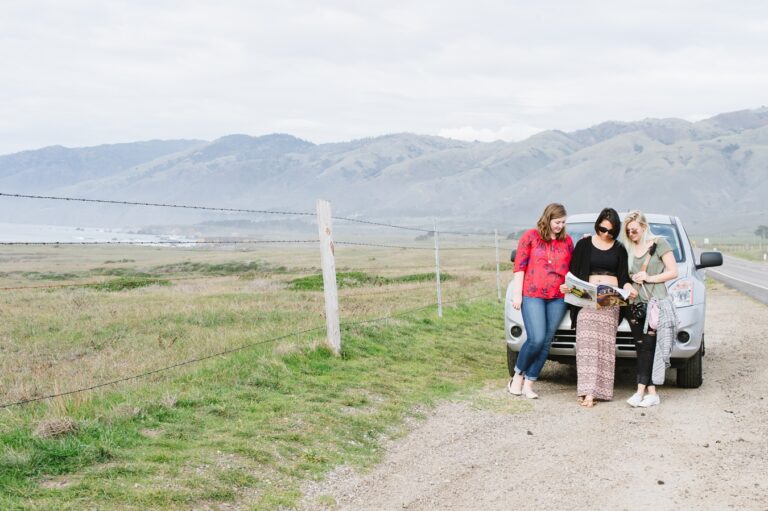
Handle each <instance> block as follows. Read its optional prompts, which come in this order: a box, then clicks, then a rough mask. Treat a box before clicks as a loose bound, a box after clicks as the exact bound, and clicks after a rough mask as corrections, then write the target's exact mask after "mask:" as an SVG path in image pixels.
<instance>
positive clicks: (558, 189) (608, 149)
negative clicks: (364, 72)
mask: <svg viewBox="0 0 768 511" xmlns="http://www.w3.org/2000/svg"><path fill="white" fill-rule="evenodd" d="M0 192H2V193H10V194H30V195H45V196H66V197H81V198H96V199H106V200H121V201H140V202H157V203H174V204H188V205H201V206H211V207H222V208H245V209H254V210H291V211H313V209H314V205H315V200H316V199H317V198H324V199H327V200H330V201H331V202H332V205H333V213H334V215H338V216H345V217H357V218H360V219H366V220H372V221H377V222H391V223H396V224H400V225H416V226H431V225H433V221H435V220H436V221H437V222H438V223H439V225H440V226H441V227H448V226H449V227H454V228H455V227H460V228H464V229H479V230H486V231H487V230H493V229H494V228H498V229H499V231H500V232H510V231H512V230H515V229H518V228H521V227H525V226H528V225H531V224H532V223H533V222H535V220H536V218H537V217H538V215H539V213H540V212H541V210H542V209H543V207H544V206H545V205H546V204H547V203H549V202H562V203H563V204H565V205H566V207H567V209H568V211H569V212H570V213H578V212H587V211H595V210H599V209H601V208H602V207H604V206H612V207H614V208H616V209H618V210H620V211H622V210H629V209H642V210H644V211H649V212H660V213H670V214H675V215H678V216H680V217H681V218H683V220H684V222H685V223H686V225H687V227H688V230H689V231H691V232H693V233H702V234H710V233H712V234H714V233H725V232H735V231H743V232H752V231H753V230H754V228H755V227H756V226H757V225H759V224H765V223H766V220H767V217H768V206H767V205H766V199H768V108H766V107H762V108H758V109H754V110H743V111H738V112H730V113H724V114H720V115H716V116H714V117H711V118H709V119H705V120H701V121H698V122H688V121H685V120H681V119H645V120H642V121H637V122H615V121H609V122H604V123H602V124H599V125H596V126H592V127H590V128H587V129H582V130H578V131H574V132H563V131H556V130H553V131H545V132H542V133H539V134H537V135H534V136H532V137H530V138H528V139H526V140H523V141H520V142H503V141H497V142H490V143H487V142H465V141H458V140H451V139H446V138H441V137H436V136H426V135H415V134H410V133H401V134H392V135H384V136H380V137H375V138H366V139H360V140H353V141H350V142H340V143H329V144H313V143H310V142H307V141H305V140H301V139H299V138H296V137H293V136H291V135H285V134H272V135H266V136H259V137H252V136H248V135H228V136H224V137H222V138H219V139H217V140H214V141H204V140H153V141H144V142H133V143H123V144H111V145H101V146H96V147H86V148H65V147H61V146H53V147H46V148H42V149H38V150H33V151H24V152H19V153H15V154H9V155H5V156H0ZM0 213H2V215H3V216H4V218H5V221H6V222H17V223H53V224H55V223H60V224H67V225H90V226H94V225H95V226H114V225H121V226H140V225H150V224H154V225H157V224H162V223H167V224H174V223H185V222H187V223H188V222H202V221H212V220H216V219H218V220H222V215H221V214H217V213H206V212H204V211H197V210H179V209H173V210H170V209H162V208H140V207H136V206H107V205H99V204H85V203H70V202H59V201H50V200H48V201H46V200H29V199H17V198H9V197H0ZM223 219H225V220H228V221H234V222H237V221H241V220H243V219H249V220H256V221H259V220H264V217H259V216H258V215H233V214H228V215H225V216H224V217H223Z"/></svg>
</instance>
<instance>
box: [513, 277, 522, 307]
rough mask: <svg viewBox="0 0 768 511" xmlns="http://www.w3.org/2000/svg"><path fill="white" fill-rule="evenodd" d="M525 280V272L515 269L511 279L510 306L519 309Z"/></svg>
mask: <svg viewBox="0 0 768 511" xmlns="http://www.w3.org/2000/svg"><path fill="white" fill-rule="evenodd" d="M524 282H525V272H524V271H516V272H515V279H514V280H513V281H512V307H514V308H515V309H517V310H520V306H521V305H522V304H523V283H524Z"/></svg>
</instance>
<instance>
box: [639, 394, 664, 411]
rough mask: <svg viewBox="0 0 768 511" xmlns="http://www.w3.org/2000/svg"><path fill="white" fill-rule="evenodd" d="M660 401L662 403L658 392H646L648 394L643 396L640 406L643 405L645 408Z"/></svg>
mask: <svg viewBox="0 0 768 511" xmlns="http://www.w3.org/2000/svg"><path fill="white" fill-rule="evenodd" d="M659 403H661V398H660V397H659V395H658V394H646V396H645V397H644V398H643V400H642V401H640V404H639V405H638V406H642V407H643V408H648V407H650V406H656V405H658V404H659Z"/></svg>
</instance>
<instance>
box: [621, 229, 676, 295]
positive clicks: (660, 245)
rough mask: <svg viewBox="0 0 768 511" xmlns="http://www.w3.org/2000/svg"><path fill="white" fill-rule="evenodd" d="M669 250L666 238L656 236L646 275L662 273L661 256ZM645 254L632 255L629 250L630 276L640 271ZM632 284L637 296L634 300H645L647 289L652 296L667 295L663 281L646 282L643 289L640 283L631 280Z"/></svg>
mask: <svg viewBox="0 0 768 511" xmlns="http://www.w3.org/2000/svg"><path fill="white" fill-rule="evenodd" d="M671 251H672V247H671V246H670V245H669V242H668V241H667V240H666V239H664V238H656V252H655V253H654V254H653V255H652V256H651V260H650V261H649V262H648V270H646V271H647V273H648V276H652V275H658V274H659V273H664V261H662V260H661V258H662V257H663V256H664V254H666V253H667V252H671ZM646 255H647V252H646V253H645V254H643V255H642V256H640V257H634V254H633V253H632V252H631V251H630V252H629V261H630V263H631V264H630V266H629V275H630V276H631V275H634V274H635V273H637V272H639V271H640V269H641V268H642V266H643V261H645V256H646ZM632 285H633V286H634V288H635V289H636V290H637V293H638V297H637V298H635V301H640V302H647V301H648V299H649V297H648V294H646V291H648V293H650V295H651V296H652V297H656V298H664V297H665V296H667V286H666V285H665V283H664V282H658V283H653V284H652V283H649V282H646V283H645V290H643V288H642V286H640V284H636V283H634V282H633V283H632Z"/></svg>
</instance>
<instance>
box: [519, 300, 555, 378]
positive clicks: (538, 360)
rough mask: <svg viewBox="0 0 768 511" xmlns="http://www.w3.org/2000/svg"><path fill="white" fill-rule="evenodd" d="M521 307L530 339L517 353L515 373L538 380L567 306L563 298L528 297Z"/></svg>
mask: <svg viewBox="0 0 768 511" xmlns="http://www.w3.org/2000/svg"><path fill="white" fill-rule="evenodd" d="M520 309H521V312H522V314H523V325H524V326H525V333H526V335H527V336H528V338H527V339H526V341H525V342H524V343H523V347H522V348H520V353H518V354H517V363H516V364H515V373H520V374H522V375H523V376H525V379H526V380H531V381H536V380H538V379H539V373H541V368H542V367H544V362H546V361H547V356H548V355H549V347H550V345H551V344H552V338H554V336H555V331H556V330H557V327H558V325H559V324H560V322H561V321H562V320H563V316H565V310H566V305H565V301H563V299H562V298H552V299H545V298H531V297H529V296H524V297H523V305H522V306H521V308H520Z"/></svg>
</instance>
